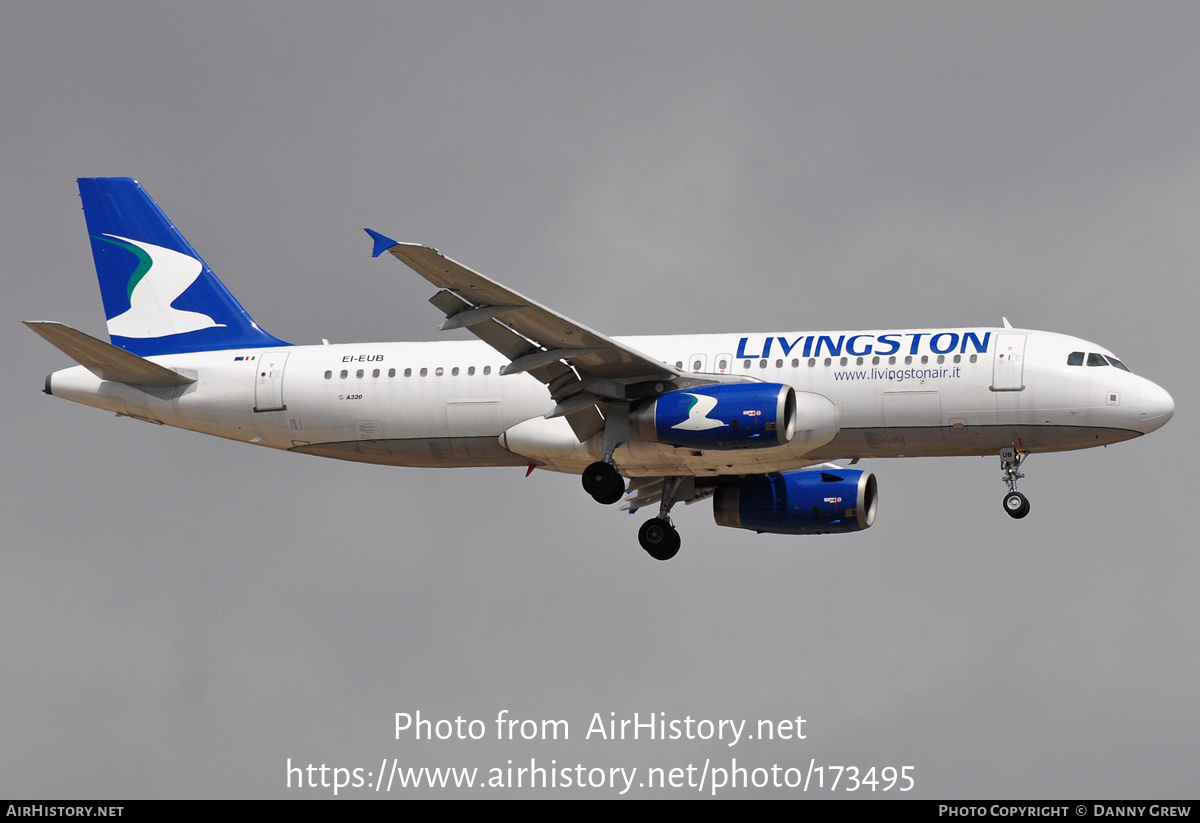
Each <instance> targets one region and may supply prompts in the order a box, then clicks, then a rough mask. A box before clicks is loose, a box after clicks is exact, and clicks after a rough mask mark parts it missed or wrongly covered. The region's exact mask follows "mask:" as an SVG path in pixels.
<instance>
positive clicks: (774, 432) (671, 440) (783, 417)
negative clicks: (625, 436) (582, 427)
mask: <svg viewBox="0 0 1200 823" xmlns="http://www.w3.org/2000/svg"><path fill="white" fill-rule="evenodd" d="M629 430H630V434H631V435H632V436H633V438H634V439H635V440H645V441H648V442H651V443H666V444H668V445H671V446H684V447H688V448H696V449H761V448H766V447H769V446H783V445H787V444H788V443H789V442H791V439H792V436H793V435H794V434H795V433H796V390H795V389H793V388H792V387H791V386H783V385H780V384H778V383H724V384H719V385H716V386H702V387H700V388H697V389H688V390H687V391H682V390H681V391H673V392H667V393H666V394H664V395H662V396H661V397H657V398H655V399H654V400H642V401H639V402H638V403H635V404H634V405H633V407H632V408H631V409H630V411H629Z"/></svg>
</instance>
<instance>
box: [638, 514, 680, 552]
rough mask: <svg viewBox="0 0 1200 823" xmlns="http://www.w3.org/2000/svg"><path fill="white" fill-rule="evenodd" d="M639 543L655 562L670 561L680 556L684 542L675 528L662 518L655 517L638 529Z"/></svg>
mask: <svg viewBox="0 0 1200 823" xmlns="http://www.w3.org/2000/svg"><path fill="white" fill-rule="evenodd" d="M638 542H639V543H641V544H642V548H643V549H645V550H646V553H647V554H648V555H650V556H651V557H653V558H654V559H655V560H670V559H671V558H672V557H674V556H675V555H677V554H679V546H680V544H681V543H682V540H680V538H679V532H678V531H676V529H675V527H674V526H672V525H671V524H670V523H669V522H667V521H666V520H663V519H662V518H661V517H655V518H653V519H651V520H647V521H646V522H645V523H643V524H642V527H641V528H640V529H638Z"/></svg>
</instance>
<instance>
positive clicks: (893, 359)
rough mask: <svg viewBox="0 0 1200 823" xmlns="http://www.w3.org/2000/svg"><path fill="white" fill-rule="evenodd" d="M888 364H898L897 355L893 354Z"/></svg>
mask: <svg viewBox="0 0 1200 823" xmlns="http://www.w3.org/2000/svg"><path fill="white" fill-rule="evenodd" d="M888 365H889V366H894V365H896V355H894V354H893V355H892V356H891V357H889V358H888Z"/></svg>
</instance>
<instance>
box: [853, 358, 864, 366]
mask: <svg viewBox="0 0 1200 823" xmlns="http://www.w3.org/2000/svg"><path fill="white" fill-rule="evenodd" d="M862 364H863V359H862V358H861V357H860V358H858V360H856V361H855V362H854V365H856V366H861V365H862Z"/></svg>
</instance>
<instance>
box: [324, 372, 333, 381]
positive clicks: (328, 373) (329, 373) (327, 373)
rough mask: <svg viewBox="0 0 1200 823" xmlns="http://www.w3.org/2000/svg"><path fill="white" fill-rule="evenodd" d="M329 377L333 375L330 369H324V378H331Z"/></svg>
mask: <svg viewBox="0 0 1200 823" xmlns="http://www.w3.org/2000/svg"><path fill="white" fill-rule="evenodd" d="M331 377H333V372H331V371H326V372H325V379H326V380H328V379H329V378H331Z"/></svg>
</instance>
